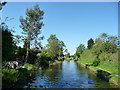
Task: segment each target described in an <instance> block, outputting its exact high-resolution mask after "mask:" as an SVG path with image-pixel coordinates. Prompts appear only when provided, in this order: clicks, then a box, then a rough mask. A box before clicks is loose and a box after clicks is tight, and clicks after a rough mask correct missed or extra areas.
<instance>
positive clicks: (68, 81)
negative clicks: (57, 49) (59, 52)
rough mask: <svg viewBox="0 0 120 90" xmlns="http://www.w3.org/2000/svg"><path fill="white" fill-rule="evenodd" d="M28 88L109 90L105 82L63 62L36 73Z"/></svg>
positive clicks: (74, 65)
mask: <svg viewBox="0 0 120 90" xmlns="http://www.w3.org/2000/svg"><path fill="white" fill-rule="evenodd" d="M25 87H30V88H36V87H37V88H95V87H98V88H103V87H104V88H108V87H109V88H110V85H109V84H108V83H107V82H103V81H101V80H100V79H98V78H97V77H96V76H95V74H93V73H91V72H89V71H87V70H86V69H84V68H83V67H81V66H80V65H77V63H75V62H74V61H72V60H71V61H69V62H68V61H63V62H62V63H61V64H58V65H53V66H50V67H49V68H48V69H46V70H43V71H41V72H38V73H37V74H36V77H35V79H34V80H33V81H32V82H31V83H28V85H27V86H25Z"/></svg>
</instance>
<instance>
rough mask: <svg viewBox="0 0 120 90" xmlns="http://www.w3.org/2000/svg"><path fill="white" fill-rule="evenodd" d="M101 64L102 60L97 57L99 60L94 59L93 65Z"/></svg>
mask: <svg viewBox="0 0 120 90" xmlns="http://www.w3.org/2000/svg"><path fill="white" fill-rule="evenodd" d="M99 64H100V60H98V59H97V60H94V61H93V64H92V65H93V66H98V65H99Z"/></svg>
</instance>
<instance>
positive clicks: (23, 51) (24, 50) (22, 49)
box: [15, 47, 27, 55]
mask: <svg viewBox="0 0 120 90" xmlns="http://www.w3.org/2000/svg"><path fill="white" fill-rule="evenodd" d="M26 52H27V49H26V48H21V47H18V49H17V50H16V53H15V54H16V55H26Z"/></svg>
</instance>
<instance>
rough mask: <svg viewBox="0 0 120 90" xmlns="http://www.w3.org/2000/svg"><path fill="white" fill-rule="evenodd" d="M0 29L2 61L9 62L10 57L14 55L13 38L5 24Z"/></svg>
mask: <svg viewBox="0 0 120 90" xmlns="http://www.w3.org/2000/svg"><path fill="white" fill-rule="evenodd" d="M0 28H1V30H2V59H3V60H10V57H11V56H12V55H14V53H15V49H16V44H15V42H14V37H13V34H12V31H11V30H10V29H9V28H8V26H7V25H6V24H5V23H4V24H2V25H1V27H0Z"/></svg>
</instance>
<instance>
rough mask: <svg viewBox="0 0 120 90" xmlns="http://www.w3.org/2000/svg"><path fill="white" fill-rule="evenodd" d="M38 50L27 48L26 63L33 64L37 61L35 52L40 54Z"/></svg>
mask: <svg viewBox="0 0 120 90" xmlns="http://www.w3.org/2000/svg"><path fill="white" fill-rule="evenodd" d="M40 52H41V51H40V50H38V49H36V48H33V49H30V50H29V58H28V63H30V64H35V63H37V58H38V57H37V54H38V53H39V54H40Z"/></svg>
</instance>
